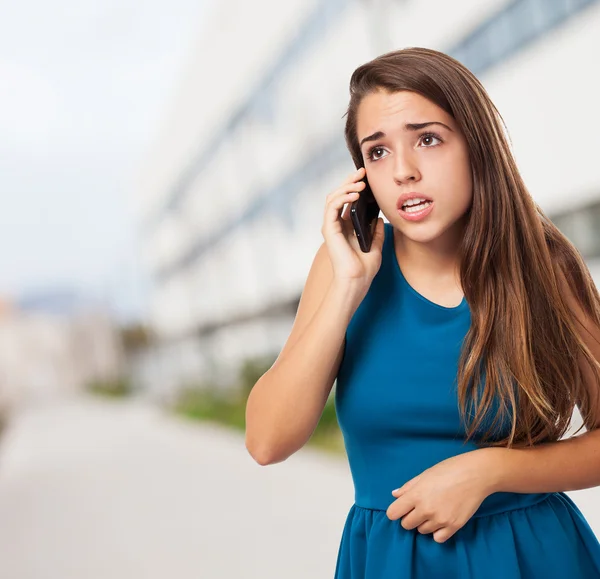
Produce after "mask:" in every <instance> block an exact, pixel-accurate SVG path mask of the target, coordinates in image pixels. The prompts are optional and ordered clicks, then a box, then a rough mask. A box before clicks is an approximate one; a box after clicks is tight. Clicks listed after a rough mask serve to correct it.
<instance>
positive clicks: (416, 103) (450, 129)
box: [356, 90, 473, 243]
mask: <svg viewBox="0 0 600 579" xmlns="http://www.w3.org/2000/svg"><path fill="white" fill-rule="evenodd" d="M430 122H431V123H443V124H444V125H446V126H442V125H440V124H431V125H429V126H427V127H423V128H415V127H413V128H410V127H409V128H407V127H406V126H405V125H407V124H418V123H430ZM356 128H357V137H358V142H359V143H360V148H361V153H362V157H363V161H364V164H365V169H366V173H367V179H368V181H369V185H370V186H371V189H372V190H373V194H374V195H375V198H376V199H377V202H378V204H379V207H380V208H381V210H382V212H383V213H384V215H385V216H386V217H387V218H388V220H389V221H390V223H391V224H392V225H393V226H394V227H395V228H396V229H398V230H400V231H401V232H402V233H403V234H404V235H406V236H407V237H408V238H410V239H412V240H414V241H417V242H421V243H427V242H430V241H434V240H436V239H439V238H441V236H442V235H443V234H444V233H446V232H448V233H447V235H446V236H445V237H448V242H449V243H455V242H456V239H455V236H454V235H453V232H454V233H456V229H457V227H459V228H460V225H462V222H461V221H459V220H460V218H461V217H462V216H463V215H464V214H465V212H466V211H467V210H468V208H469V207H470V206H471V202H472V198H473V190H472V179H471V166H470V162H469V154H468V149H467V143H466V140H465V138H464V135H463V134H462V132H461V131H460V129H459V127H458V126H457V124H456V122H455V120H454V119H453V118H452V117H451V116H450V115H449V114H448V113H446V112H445V111H444V110H443V109H441V108H440V107H438V106H437V105H435V104H434V103H432V102H431V101H430V100H428V99H426V98H425V97H423V96H421V95H420V94H417V93H414V92H410V91H399V92H393V93H390V92H387V91H384V90H380V91H378V92H374V93H371V94H369V95H367V96H366V97H364V98H363V100H362V102H361V103H360V105H359V107H358V111H357V127H356ZM375 133H383V135H381V134H380V135H378V136H375V137H372V136H373V135H374V134H375ZM370 137H372V138H370ZM364 139H367V140H364ZM363 140H364V141H363ZM413 192H415V193H417V194H423V195H425V196H427V197H429V198H430V199H432V200H433V203H432V206H431V211H430V212H429V214H428V215H427V216H425V217H424V218H423V219H420V220H418V221H410V220H408V219H406V218H405V217H403V216H402V213H401V212H400V211H399V210H398V208H397V203H398V199H399V197H400V195H402V194H403V193H413ZM453 226H455V227H454V228H453Z"/></svg>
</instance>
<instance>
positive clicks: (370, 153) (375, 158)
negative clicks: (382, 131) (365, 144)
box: [369, 147, 383, 161]
mask: <svg viewBox="0 0 600 579" xmlns="http://www.w3.org/2000/svg"><path fill="white" fill-rule="evenodd" d="M377 151H383V147H373V148H372V149H371V151H370V152H369V158H370V159H371V160H372V161H376V160H377V159H380V158H381V157H380V156H375V154H376V152H377Z"/></svg>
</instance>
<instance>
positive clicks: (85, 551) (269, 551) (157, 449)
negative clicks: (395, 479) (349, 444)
mask: <svg viewBox="0 0 600 579" xmlns="http://www.w3.org/2000/svg"><path fill="white" fill-rule="evenodd" d="M352 502H353V490H352V482H351V477H350V473H349V470H348V467H347V465H346V462H345V460H344V459H335V458H330V457H328V456H323V455H321V454H320V453H318V452H315V451H313V450H311V449H308V448H305V449H302V450H301V451H300V452H298V453H296V454H295V455H293V456H292V457H290V458H289V459H288V460H287V461H285V462H283V463H280V464H278V465H271V466H267V467H261V466H259V465H258V464H256V463H255V462H254V461H253V460H252V458H251V457H250V456H249V455H248V453H247V451H246V449H245V446H244V438H243V435H242V434H241V433H235V432H231V431H228V430H226V429H223V428H220V427H218V426H208V425H206V424H202V423H190V422H187V421H183V420H181V419H179V418H175V417H171V416H168V415H164V414H162V413H161V412H160V411H159V410H158V409H155V408H153V407H149V406H146V405H144V404H142V403H139V402H128V401H125V402H123V401H112V400H103V399H97V398H92V397H89V398H88V397H81V398H77V399H70V400H63V401H58V402H55V403H51V404H47V405H45V406H39V407H37V408H30V409H28V410H27V411H25V412H23V413H22V414H20V415H19V416H18V417H16V419H15V421H14V423H13V424H12V425H11V426H10V428H9V430H7V431H6V432H5V434H4V437H3V440H2V443H1V448H0V577H1V578H2V579H121V578H123V579H138V578H139V579H155V578H156V579H159V578H160V579H166V578H167V577H174V578H177V579H187V578H190V579H192V578H193V579H199V578H202V579H212V578H236V579H238V578H239V579H241V578H251V579H253V578H260V579H271V578H272V579H283V578H285V579H296V578H297V579H307V578H313V577H314V578H328V577H333V570H334V567H335V560H336V555H337V548H338V543H339V539H340V537H341V532H342V527H343V523H344V520H345V516H346V514H347V511H348V509H349V508H350V506H351V505H352Z"/></svg>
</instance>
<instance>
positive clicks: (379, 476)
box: [335, 223, 600, 579]
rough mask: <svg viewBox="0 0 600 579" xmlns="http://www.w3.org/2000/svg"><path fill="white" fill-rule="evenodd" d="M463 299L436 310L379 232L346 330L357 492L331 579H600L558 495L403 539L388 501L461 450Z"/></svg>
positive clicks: (514, 496) (491, 502)
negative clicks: (373, 267) (365, 284)
mask: <svg viewBox="0 0 600 579" xmlns="http://www.w3.org/2000/svg"><path fill="white" fill-rule="evenodd" d="M470 322H471V314H470V309H469V306H468V304H467V302H466V300H465V299H464V298H463V301H462V302H461V303H460V305H458V306H456V307H444V306H441V305H439V304H436V303H434V302H432V301H430V300H428V299H427V298H425V297H424V296H422V295H421V294H419V293H418V292H417V291H416V290H415V289H414V288H412V287H411V286H410V285H409V284H408V282H407V281H406V279H405V278H404V276H403V275H402V271H401V269H400V267H399V264H398V261H397V258H396V253H395V250H394V241H393V230H392V226H391V225H390V224H389V223H386V224H385V242H384V247H383V255H382V264H381V267H380V270H379V272H378V273H377V275H376V276H375V278H374V279H373V282H372V284H371V287H370V288H369V291H368V293H367V295H366V296H365V298H364V299H363V301H362V302H361V304H360V306H359V307H358V309H357V310H356V312H355V313H354V315H353V317H352V319H351V321H350V323H349V325H348V329H347V331H346V346H345V349H344V356H343V359H342V363H341V365H340V369H339V372H338V376H337V384H336V391H335V407H336V410H337V415H338V421H339V425H340V428H341V430H342V433H343V436H344V443H345V446H346V451H347V454H348V461H349V465H350V470H351V473H352V479H353V483H354V488H355V496H354V504H353V505H352V506H351V507H350V511H349V513H348V516H347V519H346V522H345V525H344V528H343V532H342V536H341V541H340V546H339V552H338V557H337V563H336V570H335V578H336V579H392V578H393V579H438V578H439V579H539V578H542V577H543V578H544V579H592V578H600V543H599V542H598V540H597V538H596V537H595V535H594V533H593V531H592V529H591V527H590V526H589V524H588V522H587V521H586V520H585V518H584V516H583V515H582V514H581V512H580V511H579V509H578V507H577V506H576V505H575V504H574V503H573V501H572V500H571V499H570V498H569V497H568V496H567V495H566V494H565V493H562V492H555V493H535V494H522V493H504V492H499V493H494V494H492V495H490V496H489V497H487V498H486V499H485V500H484V501H483V503H482V504H481V506H480V507H479V509H478V510H477V511H476V512H475V514H474V515H473V517H472V518H471V519H470V520H469V521H468V522H467V523H466V524H465V525H464V526H463V527H462V528H461V529H459V530H458V531H457V532H456V533H455V534H454V535H453V536H452V537H450V538H449V539H448V540H446V541H445V542H443V543H437V542H436V541H434V539H433V534H432V533H428V534H421V533H419V531H418V530H417V529H416V528H415V529H411V530H406V529H404V527H402V525H401V521H400V520H393V521H392V520H390V519H389V518H388V517H387V514H386V510H387V508H388V507H389V505H390V504H391V503H392V502H394V501H395V498H394V497H393V496H392V494H391V492H392V490H393V489H396V488H398V487H400V486H402V485H403V484H404V483H405V482H407V481H408V480H410V479H411V478H413V477H415V476H417V475H418V474H420V473H421V472H422V471H424V470H425V469H427V468H429V467H431V466H433V465H434V464H436V463H438V462H440V461H442V460H444V459H446V458H449V457H451V456H455V455H457V454H460V453H463V452H468V451H471V450H475V449H476V448H478V446H477V445H476V443H474V442H473V441H472V440H471V441H469V442H468V443H467V444H465V443H464V439H465V431H464V428H463V427H462V425H461V422H460V415H459V410H458V401H457V395H456V373H457V370H458V359H459V353H460V346H461V343H462V340H463V338H464V336H465V335H466V333H467V331H468V329H469V326H470Z"/></svg>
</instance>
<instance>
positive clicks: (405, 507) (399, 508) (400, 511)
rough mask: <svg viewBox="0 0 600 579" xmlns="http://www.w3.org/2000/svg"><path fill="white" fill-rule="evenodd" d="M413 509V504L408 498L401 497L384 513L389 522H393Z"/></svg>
mask: <svg viewBox="0 0 600 579" xmlns="http://www.w3.org/2000/svg"><path fill="white" fill-rule="evenodd" d="M414 508H415V504H414V502H413V501H412V500H410V498H407V497H406V496H403V497H401V498H399V499H397V500H395V501H394V502H393V503H392V504H391V505H390V506H389V507H388V509H387V511H386V513H387V516H388V518H389V519H390V520H392V521H394V520H396V519H399V518H401V517H403V516H404V515H406V514H407V513H409V512H410V511H412V510H413V509H414Z"/></svg>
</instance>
